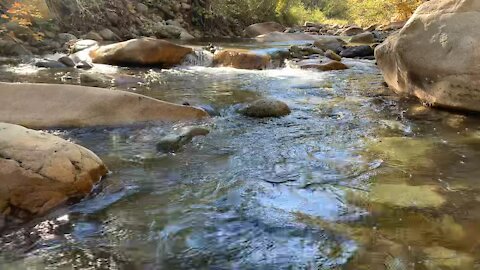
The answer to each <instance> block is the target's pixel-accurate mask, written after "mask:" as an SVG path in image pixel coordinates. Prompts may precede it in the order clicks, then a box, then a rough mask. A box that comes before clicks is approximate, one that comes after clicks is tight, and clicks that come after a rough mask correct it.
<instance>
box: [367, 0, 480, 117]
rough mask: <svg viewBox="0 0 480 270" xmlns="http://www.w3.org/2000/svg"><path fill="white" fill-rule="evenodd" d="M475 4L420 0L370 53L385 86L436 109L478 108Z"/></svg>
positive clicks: (478, 10) (479, 74) (479, 62)
mask: <svg viewBox="0 0 480 270" xmlns="http://www.w3.org/2000/svg"><path fill="white" fill-rule="evenodd" d="M479 14H480V5H479V4H478V1H475V0H438V1H425V2H424V3H423V4H422V5H421V6H420V7H419V8H418V9H417V10H416V12H415V14H413V16H412V17H411V18H410V20H409V21H408V22H407V23H406V24H405V26H404V27H403V28H402V29H401V30H400V31H399V32H398V33H396V34H394V35H392V36H390V37H389V38H388V39H387V40H386V41H385V42H384V43H383V44H381V45H380V46H378V47H377V48H376V51H375V56H376V59H377V63H378V66H379V68H380V69H381V71H382V73H383V75H384V77H385V81H386V82H387V83H388V85H389V87H390V88H391V89H393V90H394V91H395V92H396V93H398V94H401V95H409V96H415V97H417V98H419V99H420V100H422V101H423V102H425V103H427V104H430V105H433V106H439V107H447V108H455V109H462V110H470V111H480V106H479V104H480V90H479V89H480V69H479V66H480V54H479V52H478V46H477V44H478V42H479V40H480V32H479V31H478V29H477V28H478V25H479V24H480V16H479Z"/></svg>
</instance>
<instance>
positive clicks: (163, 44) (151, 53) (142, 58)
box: [90, 38, 193, 67]
mask: <svg viewBox="0 0 480 270" xmlns="http://www.w3.org/2000/svg"><path fill="white" fill-rule="evenodd" d="M192 52H193V49H192V48H188V47H183V46H180V45H177V44H173V43H171V42H168V41H165V40H160V39H154V38H141V39H132V40H128V41H125V42H120V43H114V44H111V45H106V46H101V47H99V48H98V49H96V50H92V51H91V52H90V56H91V57H92V61H93V63H99V64H110V65H130V66H131V65H133V66H145V65H150V66H151V65H155V66H160V67H171V66H175V65H179V64H180V63H182V61H183V59H184V58H185V57H186V56H187V55H188V54H190V53H192Z"/></svg>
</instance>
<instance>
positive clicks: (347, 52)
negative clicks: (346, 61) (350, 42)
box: [340, 45, 374, 58]
mask: <svg viewBox="0 0 480 270" xmlns="http://www.w3.org/2000/svg"><path fill="white" fill-rule="evenodd" d="M373 54H374V51H373V49H372V47H370V46H369V45H361V46H352V47H348V48H346V49H344V50H342V51H341V52H340V56H342V57H346V58H355V57H368V56H373Z"/></svg>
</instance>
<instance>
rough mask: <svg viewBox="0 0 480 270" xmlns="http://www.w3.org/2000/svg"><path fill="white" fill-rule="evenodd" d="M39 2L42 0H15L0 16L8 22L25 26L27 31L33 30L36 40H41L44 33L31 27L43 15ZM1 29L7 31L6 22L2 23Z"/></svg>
mask: <svg viewBox="0 0 480 270" xmlns="http://www.w3.org/2000/svg"><path fill="white" fill-rule="evenodd" d="M39 2H40V0H30V1H15V2H13V3H12V4H11V5H10V6H9V8H8V9H7V10H5V11H4V13H3V14H2V15H1V16H0V17H1V18H2V19H3V20H5V21H7V22H11V23H15V24H17V25H18V26H19V27H20V28H24V29H25V30H26V31H28V32H31V35H32V37H33V38H35V39H36V40H41V39H43V33H38V32H33V31H32V30H31V29H30V28H31V27H32V25H33V23H34V21H35V20H36V19H41V18H42V17H43V16H42V14H41V12H40V10H39V9H38V6H39ZM0 31H1V32H6V31H7V28H6V26H5V24H2V26H1V27H0ZM14 34H15V33H9V35H11V36H13V35H14Z"/></svg>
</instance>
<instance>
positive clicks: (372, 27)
mask: <svg viewBox="0 0 480 270" xmlns="http://www.w3.org/2000/svg"><path fill="white" fill-rule="evenodd" d="M379 26H380V25H378V24H376V23H374V24H371V25H369V26H368V27H367V28H365V29H363V31H365V32H373V31H375V30H377V28H378V27H379Z"/></svg>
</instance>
